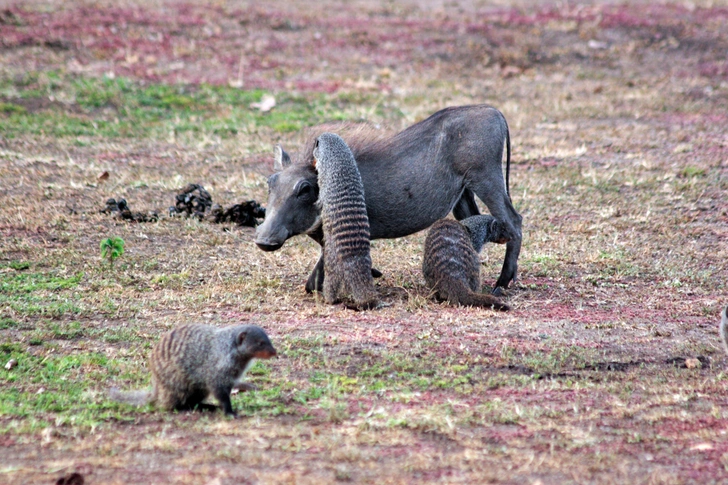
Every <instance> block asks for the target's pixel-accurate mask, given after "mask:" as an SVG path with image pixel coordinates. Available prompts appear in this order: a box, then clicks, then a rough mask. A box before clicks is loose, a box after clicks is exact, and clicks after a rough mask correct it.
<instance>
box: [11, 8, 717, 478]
mask: <svg viewBox="0 0 728 485" xmlns="http://www.w3.org/2000/svg"><path fill="white" fill-rule="evenodd" d="M0 81H2V85H1V87H2V89H1V90H0V108H2V109H0V241H1V242H0V283H1V284H2V287H1V289H2V292H1V293H2V295H0V298H1V299H0V342H1V343H0V356H1V357H2V364H3V365H5V363H6V362H8V361H9V360H10V359H11V358H14V359H16V360H17V361H18V366H17V367H15V368H13V369H10V370H4V369H0V383H2V385H1V386H0V393H1V394H0V395H2V399H0V447H1V449H0V455H1V456H2V458H0V483H19V484H20V483H54V482H55V480H56V479H58V478H59V477H61V476H63V475H66V474H69V473H71V472H78V473H80V474H82V475H83V476H84V477H85V479H86V483H208V484H211V485H212V484H227V483H231V484H232V483H316V482H318V483H321V482H323V483H333V482H337V481H341V482H352V483H430V482H441V483H529V484H563V483H701V484H707V483H728V434H727V433H728V374H726V372H725V369H726V365H727V364H728V358H726V355H725V354H724V352H723V350H722V348H721V344H720V342H719V339H718V334H717V324H718V321H719V316H718V315H719V311H720V308H721V305H726V304H728V291H727V286H726V283H727V282H728V131H727V130H726V126H728V4H727V3H726V2H724V1H696V2H662V3H659V4H652V3H651V2H623V3H618V4H617V3H611V2H581V3H573V2H559V3H553V4H551V3H548V2H537V3H532V2H508V1H498V2H479V1H469V2H465V1H464V2H458V1H446V2H435V1H433V2H392V1H384V2H379V1H376V2H363V1H361V2H337V1H321V2H290V1H278V0H275V1H268V2H226V1H219V2H212V4H211V5H205V6H203V5H199V4H195V3H184V2H151V3H150V2H133V1H128V2H121V3H118V2H114V3H112V2H90V1H89V2H73V3H71V2H53V1H48V2H43V1H35V0H34V1H31V2H28V3H22V4H21V3H5V4H4V5H3V7H2V9H0ZM170 86H171V87H170ZM112 88H113V89H114V90H116V91H113V92H111V91H109V90H111V89H112ZM238 91H239V92H240V93H242V94H239V93H238ZM160 92H161V93H163V94H158V93H160ZM109 93H111V94H109ZM150 93H152V94H150ZM153 93H157V94H153ZM210 93H212V94H210ZM245 93H252V94H250V95H251V96H253V95H254V96H259V95H260V94H261V93H271V94H273V95H274V96H276V99H277V101H278V105H277V106H276V107H275V108H273V110H272V111H271V112H270V113H268V114H265V113H256V110H255V109H252V108H249V107H248V102H247V101H245V102H243V101H240V99H242V98H238V97H236V96H243V95H246V94H245ZM137 95H138V96H137ZM133 96H137V97H133ZM229 99H235V100H237V101H235V103H237V104H235V103H232V102H229V101H228V100H229ZM246 99H247V98H246ZM128 100H131V101H133V103H131V101H129V102H128V103H127V102H126V101H128ZM130 103H131V104H130ZM134 103H136V104H134ZM471 103H489V104H492V105H494V106H496V107H498V108H499V109H501V110H502V111H503V113H504V114H505V116H506V118H507V119H508V121H509V124H510V129H511V136H512V144H513V164H512V167H511V194H512V197H513V200H514V203H515V205H516V207H517V208H518V210H519V211H520V212H521V214H522V215H523V217H524V248H523V252H522V255H521V260H520V280H519V281H518V282H517V283H516V284H515V285H513V286H512V288H511V289H510V290H509V293H508V296H507V301H508V302H509V304H510V305H511V306H512V307H513V308H514V310H513V311H511V312H510V313H507V314H501V313H496V312H491V311H486V310H479V309H472V308H457V307H451V306H448V305H444V304H438V303H435V302H433V301H431V300H430V299H429V298H428V296H429V295H428V291H427V289H426V288H425V286H424V278H423V277H422V274H421V271H420V264H421V250H422V249H421V248H422V243H423V239H424V234H416V235H414V236H411V237H408V238H404V239H401V240H392V241H389V240H386V241H375V242H373V246H372V247H373V249H372V256H373V260H374V264H375V266H376V267H377V268H378V269H380V270H381V271H382V272H383V273H384V276H383V278H381V279H380V280H377V285H378V288H379V291H380V293H381V294H382V296H383V299H384V300H385V301H387V302H388V303H391V306H389V307H387V308H384V309H381V310H377V311H371V312H362V313H356V312H352V311H349V310H346V309H344V308H342V307H339V306H326V305H324V304H323V303H322V302H321V301H320V299H317V298H316V297H315V296H312V295H307V294H305V293H304V291H303V284H304V282H305V280H306V277H307V276H308V272H309V271H310V269H311V268H312V266H313V264H314V263H315V261H316V258H317V257H318V249H317V246H316V245H315V244H314V243H313V242H311V241H309V240H307V239H306V238H304V237H297V238H294V239H291V240H289V241H288V242H287V243H286V245H285V246H284V247H283V248H282V249H281V250H279V251H277V252H274V253H264V252H262V251H260V250H259V249H257V248H256V246H255V245H254V243H253V233H254V230H253V229H251V228H236V227H233V226H231V225H229V224H228V225H222V226H221V225H216V224H211V223H209V222H207V221H202V222H199V221H197V220H193V219H184V218H179V217H168V216H167V215H166V210H167V207H168V206H170V205H174V195H175V193H176V192H177V191H178V190H179V189H180V188H182V187H183V186H185V185H186V184H187V183H201V184H203V185H204V186H205V187H206V188H207V189H208V190H209V191H210V193H211V195H212V197H213V199H214V200H215V201H216V202H219V203H221V204H224V205H230V204H233V203H236V202H239V201H241V200H249V199H255V200H258V201H260V202H262V203H264V204H265V202H266V183H265V181H266V177H267V176H268V175H269V174H270V172H271V170H272V155H271V154H272V146H273V144H274V143H283V144H284V145H285V146H286V147H287V148H288V149H290V151H292V152H295V151H296V148H297V147H298V146H300V143H301V140H302V137H303V135H302V134H301V131H300V130H299V129H298V128H302V127H306V126H309V125H314V124H316V123H318V122H322V121H326V120H328V119H346V120H355V121H358V120H367V121H369V122H371V123H373V124H375V125H380V126H382V127H386V128H387V129H390V130H399V129H402V128H404V127H406V126H408V125H410V124H412V123H414V122H416V121H419V120H421V119H423V118H425V117H426V116H428V115H429V114H431V113H433V112H435V111H436V110H438V109H440V108H444V107H446V106H452V105H460V104H471ZM153 110H159V111H153ZM246 116H250V117H249V118H246ZM276 117H278V118H276ZM223 122H224V123H227V124H224V123H223ZM221 123H222V124H224V126H223V125H221ZM109 197H116V198H118V197H124V198H126V199H127V201H128V202H129V205H130V206H131V207H132V209H133V210H139V211H150V210H157V211H159V212H160V214H161V217H160V219H159V221H158V222H155V223H139V224H137V223H129V222H125V221H120V220H118V219H114V218H112V217H110V216H109V215H105V214H101V213H99V209H101V208H103V206H104V203H105V201H106V199H107V198H109ZM110 236H118V237H121V238H123V239H124V241H125V253H124V254H123V255H122V256H121V257H120V258H119V259H118V261H117V262H116V263H115V265H114V266H113V267H112V266H109V265H107V264H106V263H104V262H103V261H101V259H100V256H99V254H100V253H99V242H100V241H101V240H102V239H104V238H107V237H110ZM503 254H504V248H503V247H502V246H493V247H489V248H486V249H485V250H484V251H483V253H482V259H483V266H482V269H481V274H482V278H483V282H484V285H485V286H486V289H487V286H488V285H491V284H493V282H494V281H495V278H496V277H497V275H498V273H499V271H500V265H501V263H502V258H503ZM190 322H208V323H211V324H215V325H221V326H222V325H229V324H234V323H239V322H254V323H257V324H259V325H261V326H262V327H264V328H265V329H266V330H267V331H268V333H269V335H270V336H271V339H272V341H273V342H274V344H275V345H276V347H277V348H278V350H279V352H280V358H278V359H276V360H274V361H266V362H265V363H259V364H257V365H256V367H255V368H254V369H253V370H252V371H251V375H250V379H251V381H252V382H254V383H255V384H256V385H257V386H258V387H259V389H260V390H259V391H257V392H254V393H250V394H246V395H242V396H238V397H236V399H235V400H234V405H235V406H236V407H237V408H238V410H239V411H240V413H241V415H242V416H241V418H239V419H237V420H230V419H227V418H225V417H223V416H222V414H219V413H218V414H209V413H208V414H205V413H180V414H165V413H162V412H159V411H156V410H155V409H154V408H153V407H146V408H143V409H134V408H131V407H128V406H122V405H118V404H115V403H111V402H109V401H108V400H107V398H106V397H105V393H106V391H107V390H108V388H109V387H111V386H119V387H122V388H134V387H144V386H146V385H147V384H148V374H147V372H146V368H145V366H146V363H145V359H146V356H147V355H148V352H149V349H150V348H151V346H152V345H153V344H154V342H156V340H157V339H158V337H159V335H160V334H161V333H163V332H165V331H167V330H168V329H169V328H171V327H172V326H174V325H176V324H179V323H190Z"/></svg>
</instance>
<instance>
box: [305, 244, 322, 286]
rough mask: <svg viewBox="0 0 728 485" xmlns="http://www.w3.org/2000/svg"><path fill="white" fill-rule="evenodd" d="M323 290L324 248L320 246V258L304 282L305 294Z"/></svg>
mask: <svg viewBox="0 0 728 485" xmlns="http://www.w3.org/2000/svg"><path fill="white" fill-rule="evenodd" d="M323 290H324V247H323V246H321V257H320V258H319V260H318V263H316V266H315V267H314V268H313V271H312V272H311V275H310V276H309V277H308V281H306V293H313V292H314V291H323Z"/></svg>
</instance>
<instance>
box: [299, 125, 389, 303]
mask: <svg viewBox="0 0 728 485" xmlns="http://www.w3.org/2000/svg"><path fill="white" fill-rule="evenodd" d="M313 155H314V162H315V164H316V171H317V172H318V184H319V200H318V204H319V205H320V207H321V221H322V224H323V231H324V273H325V274H326V279H324V300H325V301H326V303H336V302H339V301H347V300H349V299H350V300H353V305H350V306H353V307H354V308H358V309H366V308H373V307H375V306H376V305H377V303H378V295H377V291H376V289H375V288H374V280H373V279H372V258H371V256H370V254H369V219H368V218H367V206H366V201H365V199H364V185H363V184H362V181H361V176H360V175H359V169H358V168H357V166H356V161H355V160H354V155H353V154H352V153H351V150H350V149H349V147H348V146H347V145H346V143H345V142H344V140H343V139H342V138H341V137H340V136H338V135H335V134H333V133H324V134H322V135H321V136H319V137H318V139H317V141H316V147H315V148H314V152H313Z"/></svg>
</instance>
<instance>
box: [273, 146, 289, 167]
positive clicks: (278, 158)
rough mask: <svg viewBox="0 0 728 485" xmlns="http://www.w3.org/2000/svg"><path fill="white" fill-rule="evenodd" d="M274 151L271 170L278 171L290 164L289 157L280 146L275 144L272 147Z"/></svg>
mask: <svg viewBox="0 0 728 485" xmlns="http://www.w3.org/2000/svg"><path fill="white" fill-rule="evenodd" d="M273 150H274V151H275V161H274V162H273V170H275V171H276V172H280V171H281V170H283V169H284V168H286V167H287V166H289V165H290V164H291V157H289V156H288V154H287V153H286V151H285V150H284V149H283V147H282V146H280V145H276V146H275V148H274V149H273Z"/></svg>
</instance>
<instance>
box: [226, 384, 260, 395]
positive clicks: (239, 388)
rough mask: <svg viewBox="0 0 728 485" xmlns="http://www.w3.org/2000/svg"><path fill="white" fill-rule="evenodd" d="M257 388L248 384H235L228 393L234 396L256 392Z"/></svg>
mask: <svg viewBox="0 0 728 485" xmlns="http://www.w3.org/2000/svg"><path fill="white" fill-rule="evenodd" d="M257 390H258V387H257V386H255V385H253V384H251V383H249V382H239V383H237V384H235V386H234V387H233V390H232V391H231V392H230V394H235V393H237V392H246V391H257Z"/></svg>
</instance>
